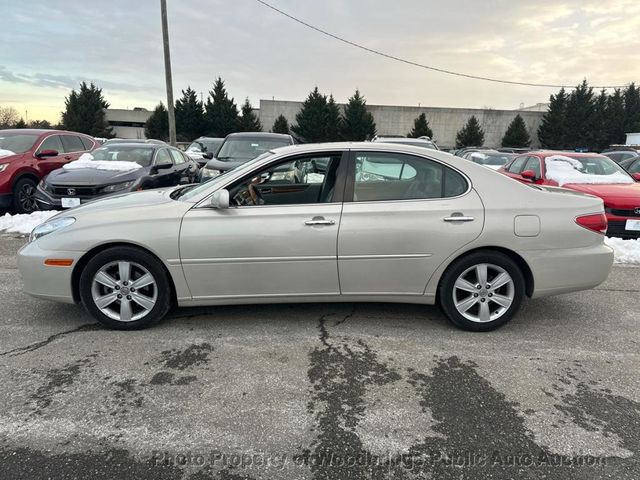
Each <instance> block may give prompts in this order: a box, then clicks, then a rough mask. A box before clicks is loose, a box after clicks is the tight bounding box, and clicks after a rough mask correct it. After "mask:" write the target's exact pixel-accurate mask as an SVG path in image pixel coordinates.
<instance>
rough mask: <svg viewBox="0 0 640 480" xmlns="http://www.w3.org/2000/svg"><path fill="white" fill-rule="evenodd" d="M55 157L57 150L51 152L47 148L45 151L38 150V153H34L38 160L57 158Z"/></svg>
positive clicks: (50, 149)
mask: <svg viewBox="0 0 640 480" xmlns="http://www.w3.org/2000/svg"><path fill="white" fill-rule="evenodd" d="M57 156H58V151H57V150H53V149H52V148H47V149H45V150H40V151H39V152H38V153H36V157H38V158H44V157H57Z"/></svg>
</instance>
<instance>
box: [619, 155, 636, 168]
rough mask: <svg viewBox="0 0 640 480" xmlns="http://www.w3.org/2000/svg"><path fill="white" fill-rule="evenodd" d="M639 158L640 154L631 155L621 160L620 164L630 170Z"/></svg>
mask: <svg viewBox="0 0 640 480" xmlns="http://www.w3.org/2000/svg"><path fill="white" fill-rule="evenodd" d="M638 158H640V155H639V156H635V157H629V158H626V159H624V160H620V163H619V164H618V165H620V166H621V167H622V168H624V169H625V170H627V171H628V170H629V167H630V166H631V164H632V163H633V162H635V161H636V160H637V159H638Z"/></svg>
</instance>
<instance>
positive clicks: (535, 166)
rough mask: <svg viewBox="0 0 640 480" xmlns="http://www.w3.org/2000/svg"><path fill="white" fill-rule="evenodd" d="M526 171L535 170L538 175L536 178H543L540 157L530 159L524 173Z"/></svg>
mask: <svg viewBox="0 0 640 480" xmlns="http://www.w3.org/2000/svg"><path fill="white" fill-rule="evenodd" d="M525 170H533V171H534V172H535V173H536V177H538V178H540V177H542V172H541V171H540V159H539V158H538V157H529V160H527V163H526V165H525V166H524V168H523V169H522V171H525Z"/></svg>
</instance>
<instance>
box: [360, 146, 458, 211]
mask: <svg viewBox="0 0 640 480" xmlns="http://www.w3.org/2000/svg"><path fill="white" fill-rule="evenodd" d="M355 163H356V165H355V178H354V182H355V183H354V189H353V200H354V201H355V202H370V201H389V200H416V199H429V198H443V197H454V196H458V195H461V194H463V193H464V192H465V191H466V190H467V182H466V180H465V179H464V177H462V175H460V174H459V173H457V172H455V171H453V170H451V169H449V168H448V167H445V166H444V165H442V164H440V163H437V162H434V161H432V160H428V159H425V158H421V157H414V156H412V155H403V154H395V153H378V152H361V153H357V154H356V156H355Z"/></svg>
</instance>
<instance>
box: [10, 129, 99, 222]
mask: <svg viewBox="0 0 640 480" xmlns="http://www.w3.org/2000/svg"><path fill="white" fill-rule="evenodd" d="M97 145H98V143H97V142H96V141H95V140H94V139H93V138H92V137H90V136H88V135H84V134H82V133H75V132H65V131H59V130H30V129H16V130H0V209H8V208H11V209H13V210H15V211H16V212H17V213H30V212H33V211H34V210H36V202H35V198H34V195H35V193H36V187H37V186H38V182H40V180H41V179H42V178H43V177H45V176H46V175H47V174H48V173H49V172H51V171H52V170H55V169H56V168H60V167H62V166H63V165H64V164H65V163H68V162H70V161H72V160H77V159H78V158H79V157H80V155H82V154H83V153H85V152H88V151H90V150H93V149H94V148H95V147H96V146H97Z"/></svg>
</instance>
